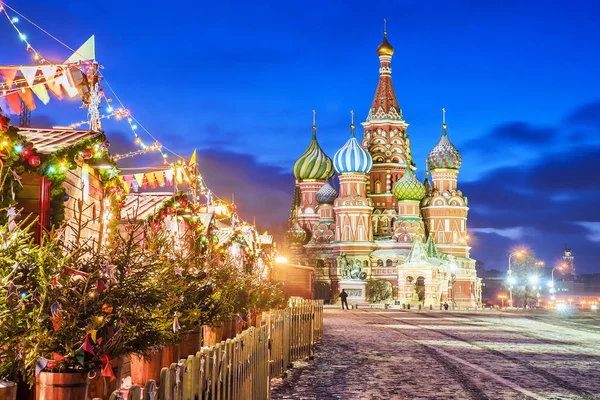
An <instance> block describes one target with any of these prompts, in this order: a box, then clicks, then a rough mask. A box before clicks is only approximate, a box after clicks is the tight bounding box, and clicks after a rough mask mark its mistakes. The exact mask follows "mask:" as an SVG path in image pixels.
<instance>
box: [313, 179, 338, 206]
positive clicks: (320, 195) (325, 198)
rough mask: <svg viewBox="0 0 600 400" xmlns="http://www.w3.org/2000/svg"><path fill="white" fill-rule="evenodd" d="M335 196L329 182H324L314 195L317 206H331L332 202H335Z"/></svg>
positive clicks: (335, 192) (335, 193)
mask: <svg viewBox="0 0 600 400" xmlns="http://www.w3.org/2000/svg"><path fill="white" fill-rule="evenodd" d="M337 195H338V192H337V190H335V188H334V187H333V186H331V184H330V183H329V181H326V182H325V184H324V185H323V186H321V189H319V191H318V192H317V194H316V197H317V202H318V203H319V204H333V201H334V200H335V198H336V197H337Z"/></svg>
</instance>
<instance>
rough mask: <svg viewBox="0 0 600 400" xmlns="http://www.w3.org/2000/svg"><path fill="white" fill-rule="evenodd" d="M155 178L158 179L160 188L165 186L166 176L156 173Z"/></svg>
mask: <svg viewBox="0 0 600 400" xmlns="http://www.w3.org/2000/svg"><path fill="white" fill-rule="evenodd" d="M154 178H156V182H158V186H160V187H164V186H165V174H163V173H160V172H155V173H154Z"/></svg>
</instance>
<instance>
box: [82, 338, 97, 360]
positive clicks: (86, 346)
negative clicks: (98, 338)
mask: <svg viewBox="0 0 600 400" xmlns="http://www.w3.org/2000/svg"><path fill="white" fill-rule="evenodd" d="M81 348H82V349H83V350H84V351H86V352H88V353H90V354H91V355H93V356H94V355H96V353H94V348H93V347H92V342H90V335H85V340H84V341H83V345H81Z"/></svg>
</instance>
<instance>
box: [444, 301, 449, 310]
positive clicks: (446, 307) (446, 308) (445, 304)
mask: <svg viewBox="0 0 600 400" xmlns="http://www.w3.org/2000/svg"><path fill="white" fill-rule="evenodd" d="M444 310H448V303H446V302H444Z"/></svg>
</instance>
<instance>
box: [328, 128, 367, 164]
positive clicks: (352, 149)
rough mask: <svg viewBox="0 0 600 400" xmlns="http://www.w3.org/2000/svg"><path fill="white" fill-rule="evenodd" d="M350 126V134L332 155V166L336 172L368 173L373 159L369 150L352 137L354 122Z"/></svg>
mask: <svg viewBox="0 0 600 400" xmlns="http://www.w3.org/2000/svg"><path fill="white" fill-rule="evenodd" d="M350 127H351V129H352V136H351V137H350V139H348V141H347V142H346V144H345V145H344V146H343V147H342V148H341V149H339V150H338V151H337V152H336V153H335V155H334V156H333V166H334V167H335V170H336V171H337V172H338V174H348V173H363V174H368V173H369V172H370V171H371V167H372V166H373V159H372V158H371V155H370V154H369V152H367V151H366V150H365V149H363V148H362V147H361V146H360V144H358V141H357V140H356V138H355V137H354V123H352V125H350Z"/></svg>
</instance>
